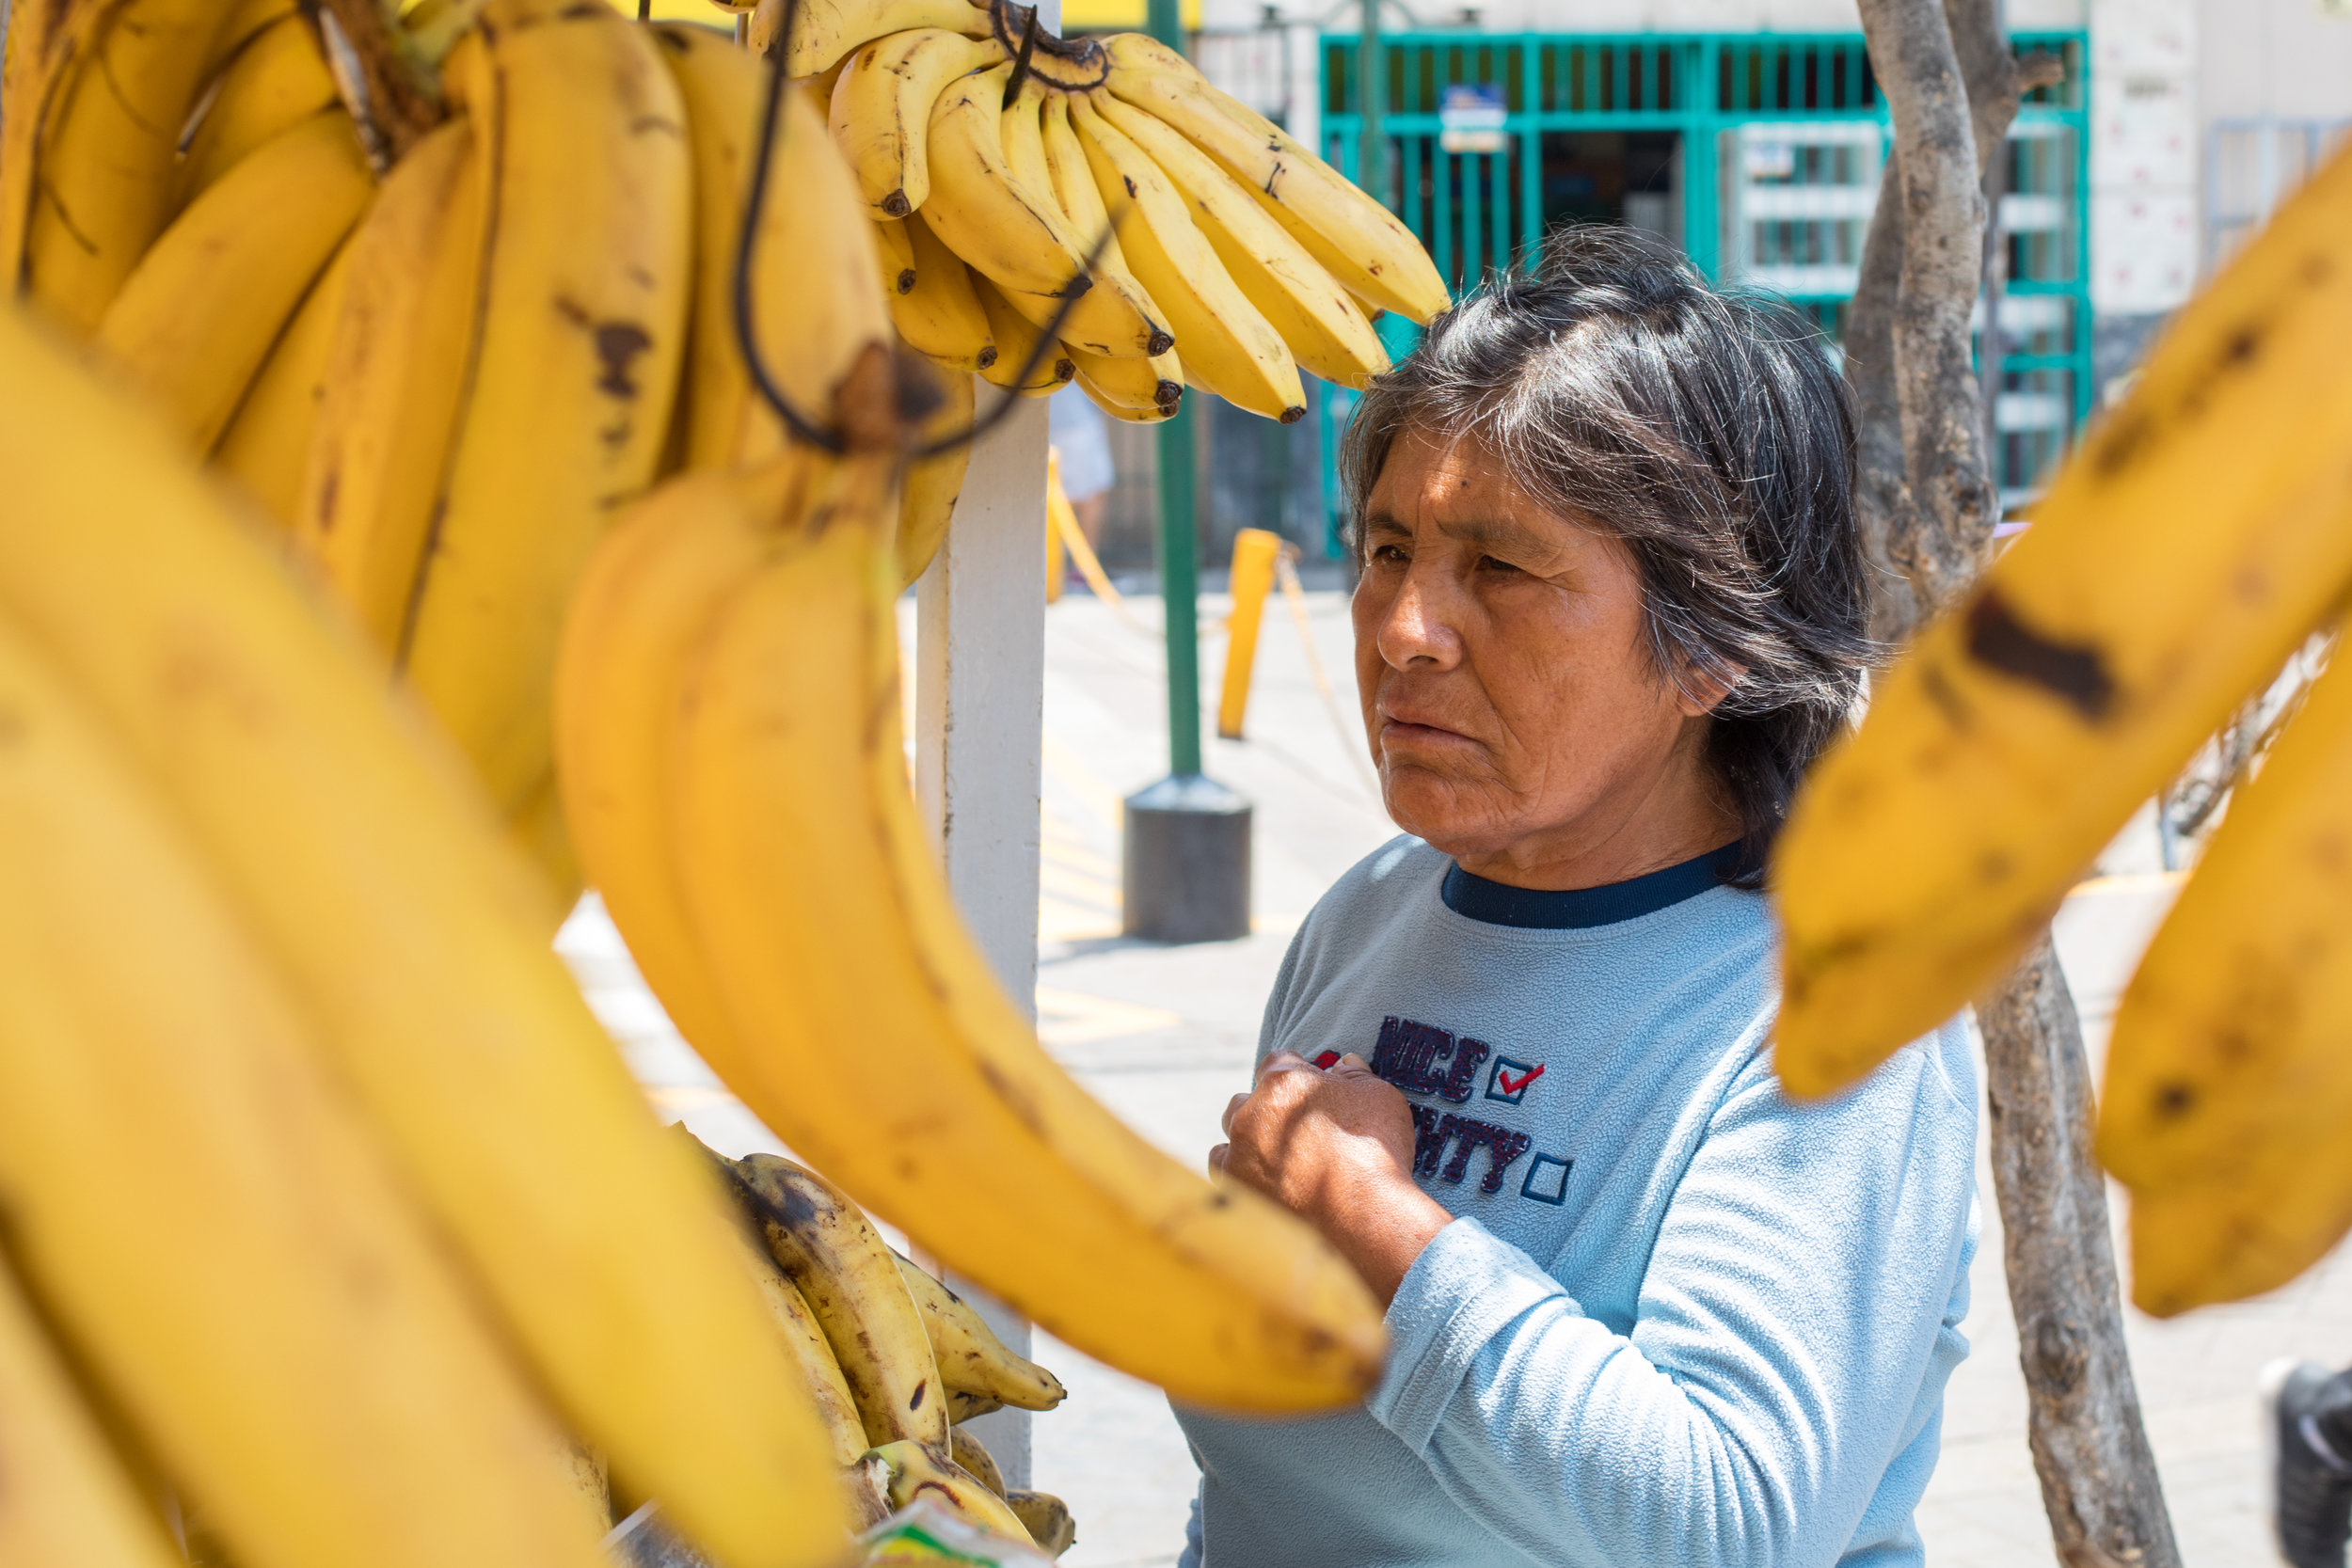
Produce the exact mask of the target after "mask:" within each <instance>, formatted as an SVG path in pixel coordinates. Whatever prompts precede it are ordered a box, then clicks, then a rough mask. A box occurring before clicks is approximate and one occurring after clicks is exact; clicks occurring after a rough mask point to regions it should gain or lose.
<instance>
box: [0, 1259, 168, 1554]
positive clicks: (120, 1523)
mask: <svg viewBox="0 0 2352 1568" xmlns="http://www.w3.org/2000/svg"><path fill="white" fill-rule="evenodd" d="M0 1475H6V1476H7V1477H8V1488H7V1489H6V1490H5V1491H0V1562H16V1563H27V1564H40V1563H72V1564H74V1565H75V1568H184V1564H183V1559H182V1558H181V1556H180V1554H179V1553H178V1552H177V1551H175V1550H174V1549H173V1548H172V1544H171V1543H170V1541H169V1540H168V1539H167V1538H166V1537H165V1535H164V1532H163V1530H162V1529H161V1528H158V1527H157V1525H156V1523H155V1518H154V1515H153V1514H152V1513H151V1512H150V1511H149V1509H148V1506H147V1502H146V1499H145V1498H143V1497H140V1496H139V1493H138V1488H137V1486H136V1484H135V1482H134V1481H132V1479H131V1477H130V1476H129V1475H128V1474H127V1473H126V1472H125V1471H124V1469H123V1467H122V1463H121V1461H119V1460H118V1459H117V1458H116V1457H115V1455H114V1451H113V1449H111V1448H109V1447H108V1445H107V1442H106V1434H105V1433H104V1431H103V1429H102V1428H101V1427H100V1426H99V1424H98V1422H97V1420H96V1419H95V1418H92V1417H91V1415H90V1413H89V1411H88V1410H87V1408H85V1407H84V1405H83V1403H82V1395H81V1390H79V1389H78V1388H76V1387H75V1386H73V1379H72V1374H71V1373H70V1372H68V1371H67V1370H66V1367H65V1363H64V1361H63V1360H62V1359H61V1358H60V1357H59V1356H58V1354H57V1352H56V1347H55V1346H53V1345H51V1344H50V1343H49V1341H48V1339H47V1338H46V1337H45V1336H44V1335H43V1333H42V1331H41V1327H40V1323H37V1322H35V1321H34V1318H33V1313H32V1309H31V1307H28V1306H27V1305H26V1303H25V1301H24V1295H23V1294H22V1293H21V1292H20V1291H19V1290H18V1288H17V1283H16V1281H15V1280H14V1279H13V1278H11V1277H10V1276H9V1274H8V1260H7V1259H0Z"/></svg>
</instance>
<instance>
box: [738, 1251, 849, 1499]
mask: <svg viewBox="0 0 2352 1568" xmlns="http://www.w3.org/2000/svg"><path fill="white" fill-rule="evenodd" d="M755 1262H756V1263H757V1265H758V1268H759V1273H758V1275H757V1276H756V1277H757V1278H758V1280H759V1290H760V1295H761V1297H762V1299H764V1300H765V1301H766V1302H767V1303H768V1310H769V1312H770V1313H771V1315H772V1316H773V1317H774V1319H775V1323H776V1330H777V1332H778V1333H779V1334H780V1335H782V1337H783V1338H784V1342H785V1345H786V1347H787V1349H788V1350H790V1352H791V1353H792V1359H793V1360H794V1361H796V1362H798V1363H799V1364H800V1368H801V1371H802V1374H803V1376H804V1377H806V1378H807V1379H808V1391H809V1398H810V1400H811V1402H813V1403H814V1404H815V1405H816V1406H817V1416H818V1419H819V1420H821V1421H822V1422H824V1424H825V1434H826V1435H827V1436H828V1437H830V1438H831V1439H832V1440H833V1454H834V1461H835V1462H836V1463H838V1464H841V1465H853V1464H855V1463H857V1456H858V1455H859V1454H861V1453H864V1452H865V1451H866V1447H867V1440H866V1425H865V1422H864V1420H863V1419H862V1418H860V1417H859V1415H858V1412H857V1402H856V1401H855V1400H853V1399H851V1398H850V1385H849V1382H848V1380H846V1379H845V1378H843V1377H842V1375H841V1363H840V1362H838V1361H836V1360H834V1354H833V1346H832V1345H831V1344H829V1343H827V1342H826V1339H825V1331H824V1330H823V1329H822V1328H820V1327H818V1323H817V1315H816V1314H815V1313H814V1312H812V1311H810V1310H809V1307H808V1298H807V1297H805V1296H803V1295H802V1294H801V1292H800V1289H799V1287H797V1286H795V1285H794V1284H793V1283H792V1281H791V1280H789V1279H787V1278H786V1277H785V1275H784V1272H783V1271H782V1270H780V1269H778V1268H777V1267H776V1265H775V1264H774V1262H773V1261H771V1259H766V1258H760V1259H755Z"/></svg>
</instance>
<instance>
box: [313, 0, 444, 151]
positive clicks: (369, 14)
mask: <svg viewBox="0 0 2352 1568" xmlns="http://www.w3.org/2000/svg"><path fill="white" fill-rule="evenodd" d="M319 8H320V12H321V18H320V19H321V21H322V23H330V22H331V23H332V24H333V25H332V26H331V27H329V26H322V27H321V29H320V31H321V33H322V35H323V36H325V37H326V39H327V40H328V47H327V51H326V57H327V62H328V64H329V65H330V66H331V67H332V68H333V69H332V74H333V76H334V78H335V90H336V91H337V92H338V93H340V94H341V95H342V100H343V106H344V107H345V108H347V109H349V110H350V111H351V118H352V119H354V120H356V121H357V122H358V125H359V127H360V130H361V134H362V135H363V136H364V137H365V139H366V141H367V143H368V157H369V161H370V162H371V163H373V165H374V166H375V170H376V172H377V173H378V174H382V173H383V172H384V171H385V170H387V169H389V168H390V167H391V166H392V165H394V164H396V163H398V162H400V160H401V159H402V158H403V157H404V156H405V155H406V154H407V151H408V150H409V149H410V148H412V147H414V146H416V144H417V142H418V141H419V140H420V139H421V137H422V136H423V135H424V134H425V133H426V132H427V131H430V130H432V129H433V128H434V127H435V126H436V125H438V124H440V123H441V121H442V120H443V119H446V118H447V117H448V114H449V111H448V109H447V108H446V107H444V106H443V104H442V103H441V93H440V84H439V83H437V82H436V81H435V80H434V79H433V76H432V73H431V71H429V70H428V69H426V68H425V67H424V65H423V64H422V62H421V61H420V60H418V59H416V58H414V57H412V55H411V54H410V51H409V50H408V49H407V48H405V47H404V45H403V40H402V38H401V35H400V32H399V29H398V28H397V27H396V26H395V25H394V24H393V23H392V20H391V18H390V17H389V16H388V15H387V14H386V13H385V9H384V8H383V6H382V5H381V4H379V3H378V0H319ZM338 45H340V47H338Z"/></svg>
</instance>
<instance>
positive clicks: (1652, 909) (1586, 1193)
mask: <svg viewBox="0 0 2352 1568" xmlns="http://www.w3.org/2000/svg"><path fill="white" fill-rule="evenodd" d="M1776 962H1777V954H1776V950H1775V937H1774V931H1773V927H1772V918H1771V914H1770V911H1769V908H1768V906H1767V903H1766V901H1765V899H1764V898H1763V897H1762V896H1761V895H1757V894H1753V893H1743V892H1740V891H1738V890H1736V889H1733V888H1729V887H1724V886H1719V885H1717V884H1716V880H1715V876H1714V868H1713V865H1712V864H1711V863H1709V862H1708V861H1704V860H1703V861H1695V862H1692V863H1689V864H1687V865H1683V866H1677V867H1674V868H1672V869H1670V870H1666V871H1661V872H1658V873H1656V874H1655V875H1653V876H1650V877H1645V878H1642V879H1637V880H1635V881H1631V882H1624V883H1619V884H1617V885H1615V886H1614V887H1608V888H1597V889H1591V890H1588V891H1584V892H1578V893H1551V894H1541V893H1538V894H1529V893H1524V892H1520V891H1518V890H1515V889H1510V888H1505V887H1502V886H1501V885H1500V884H1497V883H1493V882H1488V881H1484V880H1482V879H1477V878H1474V877H1470V876H1468V875H1467V874H1466V873H1464V872H1462V871H1460V870H1459V869H1458V868H1456V867H1454V864H1453V863H1452V862H1451V861H1450V860H1448V859H1447V858H1446V857H1445V856H1444V855H1442V854H1440V853H1438V851H1437V850H1435V849H1432V848H1430V847H1428V846H1427V845H1425V844H1422V843H1421V842H1420V841H1418V840H1415V839H1410V838H1400V839H1397V840H1394V841H1393V842H1391V843H1390V844H1389V845H1387V846H1386V847H1383V848H1382V849H1380V850H1379V851H1378V852H1377V853H1375V854H1374V855H1373V856H1372V857H1370V858H1369V859H1368V860H1366V861H1364V862H1363V863H1361V864H1359V865H1358V866H1357V867H1356V868H1355V869H1353V870H1352V871H1350V872H1349V873H1348V874H1347V875H1346V876H1345V877H1344V878H1343V879H1341V881H1340V882H1339V884H1338V885H1337V886H1336V887H1334V888H1333V889H1332V890H1331V892H1330V893H1329V894H1328V895H1326V896H1325V897H1324V899H1323V900H1322V902H1321V903H1319V904H1318V905H1317V906H1316V907H1315V910H1314V912H1313V913H1312V914H1311V915H1309V916H1308V918H1307V922H1306V924H1305V925H1304V926H1303V927H1300V929H1299V932H1298V936H1297V938H1296V940H1295V941H1294V942H1292V944H1291V949H1290V954H1289V956H1288V957H1287V958H1285V959H1284V960H1283V964H1282V971H1281V974H1280V976H1279V978H1278V979H1277V980H1276V982H1275V987H1274V994H1273V996H1272V998H1271V999H1270V1000H1269V1001H1268V1003H1267V1006H1266V1014H1265V1025H1264V1030H1263V1034H1262V1036H1261V1038H1260V1051H1261V1053H1266V1052H1271V1051H1273V1050H1275V1049H1277V1048H1284V1049H1288V1050H1291V1051H1295V1052H1296V1053H1299V1054H1300V1055H1302V1056H1305V1057H1307V1058H1309V1059H1310V1060H1318V1059H1323V1060H1325V1061H1326V1065H1327V1061H1328V1060H1330V1059H1336V1057H1337V1054H1338V1053H1342V1052H1346V1051H1353V1052H1356V1053H1359V1054H1360V1055H1362V1056H1364V1057H1365V1058H1366V1059H1368V1060H1370V1061H1371V1062H1372V1063H1373V1066H1374V1069H1375V1071H1378V1072H1379V1073H1380V1074H1381V1075H1382V1076H1383V1077H1385V1078H1387V1079H1389V1081H1390V1082H1391V1083H1394V1084H1396V1085H1398V1086H1399V1087H1400V1088H1403V1089H1404V1090H1405V1093H1406V1099H1407V1100H1409V1101H1411V1103H1412V1106H1413V1116H1414V1120H1415V1124H1416V1130H1417V1139H1418V1143H1419V1148H1418V1149H1417V1151H1416V1169H1415V1175H1416V1179H1417V1180H1418V1181H1419V1182H1420V1185H1421V1187H1422V1191H1424V1192H1426V1193H1428V1194H1429V1195H1430V1196H1433V1197H1435V1198H1437V1199H1438V1201H1439V1202H1440V1203H1442V1204H1444V1205H1445V1206H1446V1208H1448V1209H1449V1210H1451V1211H1452V1212H1454V1214H1455V1215H1457V1216H1458V1217H1457V1218H1456V1219H1455V1220H1454V1223H1453V1224H1452V1225H1450V1226H1448V1227H1446V1228H1445V1229H1444V1230H1442V1231H1440V1232H1439V1233H1438V1237H1437V1239H1436V1240H1434V1241H1433V1242H1431V1243H1430V1244H1429V1246H1428V1247H1427V1249H1426V1250H1424V1251H1423V1252H1422V1255H1421V1257H1420V1259H1418V1260H1417V1261H1416V1262H1415V1263H1414V1265H1413V1268H1412V1271H1411V1273H1409V1274H1408V1275H1406V1278H1405V1282H1404V1285H1403V1286H1402V1288H1400V1289H1399V1290H1398V1291H1397V1294H1396V1300H1395V1301H1394V1302H1393V1303H1392V1304H1391V1307H1390V1308H1389V1314H1388V1325H1389V1333H1390V1336H1391V1351H1390V1356H1389V1365H1388V1371H1387V1375H1386V1376H1385V1377H1384V1378H1383V1379H1382V1381H1381V1384H1380V1386H1379V1388H1378V1390H1377V1391H1375V1393H1374V1395H1373V1397H1372V1399H1371V1401H1370V1402H1368V1403H1367V1404H1366V1405H1364V1406H1363V1407H1362V1408H1360V1409H1357V1410H1351V1411H1347V1412H1344V1413H1343V1414H1339V1415H1334V1416H1327V1417H1322V1418H1315V1419H1311V1420H1295V1421H1263V1420H1261V1421H1248V1420H1238V1419H1230V1418H1216V1417H1211V1416H1207V1415H1203V1414H1201V1413H1200V1412H1196V1411H1189V1410H1184V1409H1179V1410H1178V1411H1177V1418H1178V1419H1179V1420H1180V1421H1181V1422H1182V1423H1183V1425H1184V1432H1185V1434H1186V1435H1187V1436H1188V1437H1189V1438H1190V1440H1191V1443H1192V1448H1193V1454H1194V1457H1195V1459H1196V1460H1197V1461H1198V1462H1199V1463H1200V1471H1201V1482H1200V1498H1199V1499H1198V1501H1197V1502H1196V1504H1195V1507H1194V1513H1193V1521H1192V1526H1191V1528H1190V1530H1189V1531H1188V1532H1187V1541H1186V1544H1185V1549H1184V1559H1183V1563H1184V1568H1272V1565H1274V1564H1280V1565H1282V1568H1321V1565H1324V1564H1328V1565H1330V1568H1403V1565H1406V1564H1432V1565H1435V1564H1445V1565H1448V1568H1483V1565H1486V1564H1494V1565H1497V1568H1501V1565H1504V1564H1508V1565H1511V1568H1524V1565H1526V1564H1529V1563H1541V1564H1546V1565H1547V1568H1604V1565H1605V1568H1700V1565H1706V1564H1725V1565H1731V1564H1738V1565H1740V1568H1780V1565H1784V1564H1786V1565H1792V1568H1794V1565H1806V1568H1811V1565H1824V1564H1829V1563H1833V1562H1836V1563H1840V1564H1846V1565H1851V1568H1860V1565H1863V1564H1868V1565H1870V1568H1880V1565H1894V1564H1915V1563H1919V1562H1920V1561H1921V1560H1922V1553H1921V1550H1920V1544H1919V1537H1918V1534H1917V1532H1916V1530H1915V1528H1913V1525H1912V1513H1913V1511H1914V1510H1915V1508H1916V1506H1917V1504H1918V1501H1919V1497H1920V1494H1921V1492H1922V1491H1923V1490H1924V1489H1925V1488H1926V1486H1927V1481H1928V1476H1929V1473H1930V1472H1931V1470H1932V1469H1933V1468H1934V1466H1935V1457H1936V1445H1937V1435H1938V1429H1939V1422H1940V1418H1941V1416H1942V1412H1943V1402H1944V1384H1945V1380H1946V1379H1947V1378H1948V1377H1949V1376H1950V1375H1951V1371H1952V1369H1953V1368H1954V1367H1955V1366H1957V1365H1959V1363H1960V1361H1961V1358H1962V1357H1963V1356H1964V1355H1965V1354H1967V1351H1968V1345H1967V1341H1966V1340H1965V1339H1964V1338H1962V1336H1961V1334H1960V1331H1959V1324H1960V1322H1961V1320H1962V1318H1963V1316H1965V1314H1966V1311H1967V1307H1968V1263H1969V1259H1971V1257H1972V1256H1973V1255H1974V1254H1975V1251H1976V1238H1977V1221H1976V1127H1977V1093H1976V1082H1975V1071H1974V1069H1973V1067H1972V1065H1971V1063H1970V1059H1969V1054H1968V1046H1967V1039H1966V1036H1965V1034H1964V1032H1963V1026H1962V1025H1961V1024H1960V1022H1957V1021H1955V1022H1951V1023H1948V1024H1947V1025H1945V1026H1944V1027H1943V1028H1942V1029H1940V1030H1938V1031H1937V1032H1936V1033H1934V1034H1933V1035H1931V1036H1929V1037H1926V1038H1924V1039H1921V1040H1918V1041H1916V1042H1915V1043H1913V1044H1911V1045H1908V1046H1906V1047H1904V1048H1903V1049H1902V1050H1900V1051H1899V1052H1897V1053H1895V1055H1894V1057H1893V1058H1892V1059H1891V1060H1889V1061H1888V1062H1887V1063H1886V1064H1885V1065H1884V1066H1883V1067H1882V1068H1880V1069H1878V1070H1877V1071H1876V1072H1874V1073H1872V1074H1871V1075H1870V1077H1869V1078H1868V1079H1867V1080H1866V1081H1865V1082H1863V1083H1862V1084H1861V1085H1857V1086H1856V1087H1854V1088H1852V1089H1851V1090H1848V1091H1847V1092H1846V1093H1844V1094H1842V1095H1839V1096H1836V1097H1835V1098H1833V1099H1831V1100H1828V1101H1822V1102H1820V1103H1815V1104H1799V1103H1796V1102H1794V1101H1791V1100H1789V1098H1788V1096H1787V1095H1785V1094H1783V1093H1782V1092H1781V1089H1780V1085H1779V1083H1778V1081H1777V1080H1775V1079H1774V1078H1773V1076H1772V1066H1771V1059H1770V1051H1769V1042H1770V1038H1771V1034H1772V1018H1773V1009H1774V1006H1775V1004H1776V1002H1777V989H1776V988H1777V980H1776Z"/></svg>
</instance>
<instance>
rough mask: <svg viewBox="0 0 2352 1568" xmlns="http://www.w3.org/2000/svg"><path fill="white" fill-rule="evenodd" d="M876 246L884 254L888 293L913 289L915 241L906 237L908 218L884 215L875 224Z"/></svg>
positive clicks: (884, 275)
mask: <svg viewBox="0 0 2352 1568" xmlns="http://www.w3.org/2000/svg"><path fill="white" fill-rule="evenodd" d="M874 248H875V249H876V250H877V251H879V252H880V253H881V256H882V272H881V275H880V276H881V277H882V293H885V294H908V293H914V241H912V240H910V239H908V238H907V226H906V221H905V220H904V219H902V218H882V219H879V220H877V221H876V223H875V224H874Z"/></svg>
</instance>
